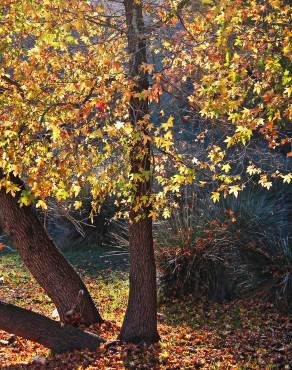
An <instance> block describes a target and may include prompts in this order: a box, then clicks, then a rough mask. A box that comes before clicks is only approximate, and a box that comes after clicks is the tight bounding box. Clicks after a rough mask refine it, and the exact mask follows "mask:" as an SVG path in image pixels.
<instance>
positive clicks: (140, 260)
mask: <svg viewBox="0 0 292 370" xmlns="http://www.w3.org/2000/svg"><path fill="white" fill-rule="evenodd" d="M124 6H125V11H126V21H127V27H128V49H129V54H130V63H129V68H130V76H131V77H132V78H133V80H134V81H135V84H136V87H135V91H134V92H138V93H139V92H142V91H143V90H146V89H148V87H149V83H148V76H147V74H146V73H144V72H143V71H142V69H141V67H142V64H143V63H147V56H146V42H145V36H144V35H143V32H144V21H143V13H142V4H141V2H136V1H135V0H124ZM148 111H149V109H148V101H147V100H141V99H138V98H132V99H131V102H130V109H129V114H130V118H131V122H132V125H133V128H134V130H135V131H136V132H137V134H138V135H141V134H143V132H144V130H145V127H144V123H143V118H144V117H145V115H146V114H148ZM150 159H151V148H150V145H149V144H144V141H143V138H142V137H141V138H140V139H138V141H137V142H136V143H134V145H133V148H132V152H131V166H132V168H131V172H132V173H148V174H149V177H148V178H147V177H145V178H144V179H143V180H141V181H139V182H136V183H135V184H134V186H135V188H136V189H135V199H134V201H133V206H132V207H133V208H132V211H131V212H130V229H129V233H130V239H129V242H130V260H131V267H130V293H129V301H128V307H127V312H126V316H125V319H124V322H123V325H122V329H121V333H120V336H119V338H120V339H121V340H124V341H128V342H135V343H137V342H141V341H144V342H148V343H153V342H157V341H158V340H159V335H158V332H157V294H156V267H155V259H154V250H153V236H152V220H151V218H150V217H149V211H150V206H148V205H144V206H141V208H140V209H139V211H138V212H137V211H134V208H135V206H136V205H137V203H140V204H142V202H141V200H142V198H143V197H145V196H146V197H148V196H150V195H151V179H150V170H151V163H150ZM137 216H139V217H140V218H139V220H138V221H137Z"/></svg>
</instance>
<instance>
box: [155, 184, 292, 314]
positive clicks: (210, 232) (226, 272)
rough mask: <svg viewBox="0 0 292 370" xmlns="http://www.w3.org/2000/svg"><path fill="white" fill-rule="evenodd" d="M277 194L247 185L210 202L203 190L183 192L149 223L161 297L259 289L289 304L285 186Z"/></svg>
mask: <svg viewBox="0 0 292 370" xmlns="http://www.w3.org/2000/svg"><path fill="white" fill-rule="evenodd" d="M282 195H283V192H279V189H277V188H276V187H275V188H274V189H273V190H271V191H269V192H267V191H263V190H260V189H259V188H258V187H256V186H250V187H249V188H248V189H247V190H245V191H244V192H242V193H241V194H240V195H239V197H238V198H237V199H235V198H228V199H226V200H223V201H221V202H220V204H216V205H214V204H213V203H212V202H211V201H210V200H209V196H208V194H207V193H205V194H203V195H201V197H200V198H199V197H198V196H197V195H196V194H195V193H194V192H192V191H190V190H189V191H186V193H185V196H184V197H183V200H182V202H181V204H180V207H179V208H178V209H177V210H176V212H175V214H174V215H173V217H172V218H171V219H170V220H166V221H159V222H158V223H157V224H156V227H155V236H156V244H157V258H158V262H159V269H160V284H161V289H160V292H161V294H162V296H170V295H171V296H173V295H176V296H179V295H184V294H193V295H194V296H195V297H198V298H204V299H205V298H207V299H212V300H217V301H221V300H224V299H230V298H233V297H238V296H241V295H244V294H251V293H254V292H261V293H262V294H263V295H264V296H265V297H269V298H273V299H274V300H275V301H276V302H277V303H279V304H281V305H282V306H283V307H285V308H291V307H289V299H290V301H291V298H292V289H291V281H292V275H291V273H292V259H291V255H292V245H291V241H292V239H291V235H289V231H290V230H291V226H292V224H291V222H292V220H291V210H292V204H291V191H290V190H289V191H287V192H286V193H285V194H284V196H282ZM289 217H290V218H289Z"/></svg>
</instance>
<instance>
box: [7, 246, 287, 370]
mask: <svg viewBox="0 0 292 370" xmlns="http://www.w3.org/2000/svg"><path fill="white" fill-rule="evenodd" d="M65 254H66V256H67V257H68V258H69V259H70V261H71V262H72V263H73V264H74V265H75V267H76V268H77V269H78V271H79V272H80V274H81V275H82V276H83V278H84V280H85V282H86V284H87V286H88V288H89V290H90V292H91V294H92V296H93V298H94V299H95V300H96V301H97V302H98V304H99V305H100V311H101V313H102V316H103V317H104V318H105V319H106V320H107V321H106V322H105V323H104V324H102V325H94V326H92V327H90V329H89V331H92V332H93V333H96V334H98V335H101V336H103V337H104V338H106V339H107V340H108V341H112V340H114V339H116V338H117V335H118V332H119V328H120V326H121V322H122V319H123V314H124V312H125V308H126V304H127V294H128V283H127V278H128V274H127V258H125V256H105V254H106V253H104V251H101V250H99V249H94V250H84V251H75V252H66V253H65ZM120 266H124V269H122V271H121V269H120ZM0 277H2V278H1V280H0V299H1V300H4V301H7V302H9V303H14V304H16V305H18V306H21V307H25V308H27V309H32V310H34V311H36V312H40V313H43V314H45V315H47V316H51V314H52V312H53V310H54V306H53V305H52V303H51V301H50V299H49V298H48V297H47V296H46V294H45V293H44V292H43V290H42V289H41V288H40V287H39V286H38V285H37V283H36V282H35V281H34V280H33V279H32V278H31V277H30V275H29V273H28V271H27V270H26V269H25V268H24V267H23V265H22V263H21V261H20V259H19V257H18V256H17V254H16V253H10V252H9V253H0ZM159 312H160V315H159V317H160V320H159V332H160V335H161V342H160V343H159V344H157V345H153V346H150V347H148V348H146V347H145V346H142V345H141V346H135V345H124V344H120V343H116V344H115V345H112V346H107V345H106V346H102V347H101V348H100V349H99V350H98V351H96V352H87V351H82V352H79V351H76V352H73V353H69V354H63V355H55V356H54V355H53V354H52V353H50V352H49V351H48V350H47V349H45V348H44V347H42V346H41V345H39V344H36V343H32V342H30V341H27V340H24V339H23V338H20V337H16V338H14V337H11V335H10V334H7V333H5V332H2V331H0V369H62V370H65V369H133V370H134V369H169V370H175V369H292V344H291V343H292V319H291V317H289V316H286V315H284V314H281V313H279V312H278V311H277V310H276V309H275V308H274V307H273V305H271V304H264V303H261V302H260V301H258V300H256V299H246V300H240V301H235V302H232V303H226V304H206V303H205V304H196V303H195V302H194V301H193V300H192V299H191V298H190V297H187V299H185V300H184V302H182V301H179V300H173V301H172V302H169V303H167V304H162V305H160V307H159ZM11 338H12V340H11Z"/></svg>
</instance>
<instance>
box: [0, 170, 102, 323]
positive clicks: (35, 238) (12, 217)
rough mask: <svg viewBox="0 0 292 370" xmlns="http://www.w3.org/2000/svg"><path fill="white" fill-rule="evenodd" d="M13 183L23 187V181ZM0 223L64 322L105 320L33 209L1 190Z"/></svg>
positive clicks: (14, 179) (15, 179)
mask: <svg viewBox="0 0 292 370" xmlns="http://www.w3.org/2000/svg"><path fill="white" fill-rule="evenodd" d="M0 176H1V174H0ZM13 181H14V182H17V183H18V184H19V185H20V186H21V187H22V188H23V183H22V182H21V180H20V179H18V178H13ZM0 224H1V226H2V228H3V230H4V232H5V233H6V234H7V236H8V237H9V239H10V240H11V242H12V244H13V245H14V247H15V248H16V249H17V250H18V251H19V253H20V255H21V257H22V259H23V262H24V264H25V265H26V267H27V268H28V269H29V271H30V272H31V274H32V275H33V276H34V278H35V279H36V280H37V282H38V283H39V284H40V285H41V286H42V287H43V288H44V290H45V291H46V293H47V294H48V296H49V297H50V298H51V299H52V301H53V302H54V304H55V305H56V307H57V310H58V313H59V316H60V320H61V321H62V322H64V323H71V324H79V323H83V324H86V325H90V324H93V323H96V322H102V321H103V320H102V318H101V316H100V314H99V313H98V311H97V308H96V306H95V304H94V302H93V300H92V298H91V296H90V294H89V292H88V290H87V288H86V286H85V285H84V283H83V282H82V280H81V278H80V276H79V275H78V274H77V272H76V271H75V270H74V268H73V267H72V265H71V264H70V263H69V262H68V261H67V260H66V259H65V257H64V256H63V254H62V253H61V252H60V251H59V250H58V249H57V247H56V246H55V244H54V243H53V241H52V240H51V239H50V237H49V236H48V234H47V232H46V230H45V229H44V227H43V225H42V224H41V223H40V221H39V219H38V217H37V215H36V213H35V211H34V210H33V208H32V207H31V206H29V207H27V206H23V207H21V208H20V207H19V205H18V196H16V197H13V196H12V195H11V194H10V193H9V194H7V193H6V191H5V189H1V190H0Z"/></svg>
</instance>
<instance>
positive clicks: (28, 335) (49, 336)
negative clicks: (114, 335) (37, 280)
mask: <svg viewBox="0 0 292 370" xmlns="http://www.w3.org/2000/svg"><path fill="white" fill-rule="evenodd" d="M0 329H1V330H4V331H7V332H8V333H12V334H16V335H18V336H21V337H23V338H25V339H29V340H31V341H33V342H37V343H40V344H42V345H43V346H45V347H46V348H50V349H52V350H53V351H54V352H55V353H62V352H69V351H73V350H76V349H79V350H81V349H90V350H92V351H94V350H96V349H97V348H98V346H99V345H100V343H102V342H105V341H104V339H102V338H100V337H97V336H95V335H92V334H89V333H85V332H83V331H82V330H80V329H78V328H74V327H73V326H69V325H66V326H61V325H60V323H58V322H57V321H53V320H50V319H48V318H47V317H45V316H42V315H39V314H37V313H34V312H31V311H28V310H25V309H23V308H19V307H16V306H14V305H11V304H7V303H4V302H0Z"/></svg>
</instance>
